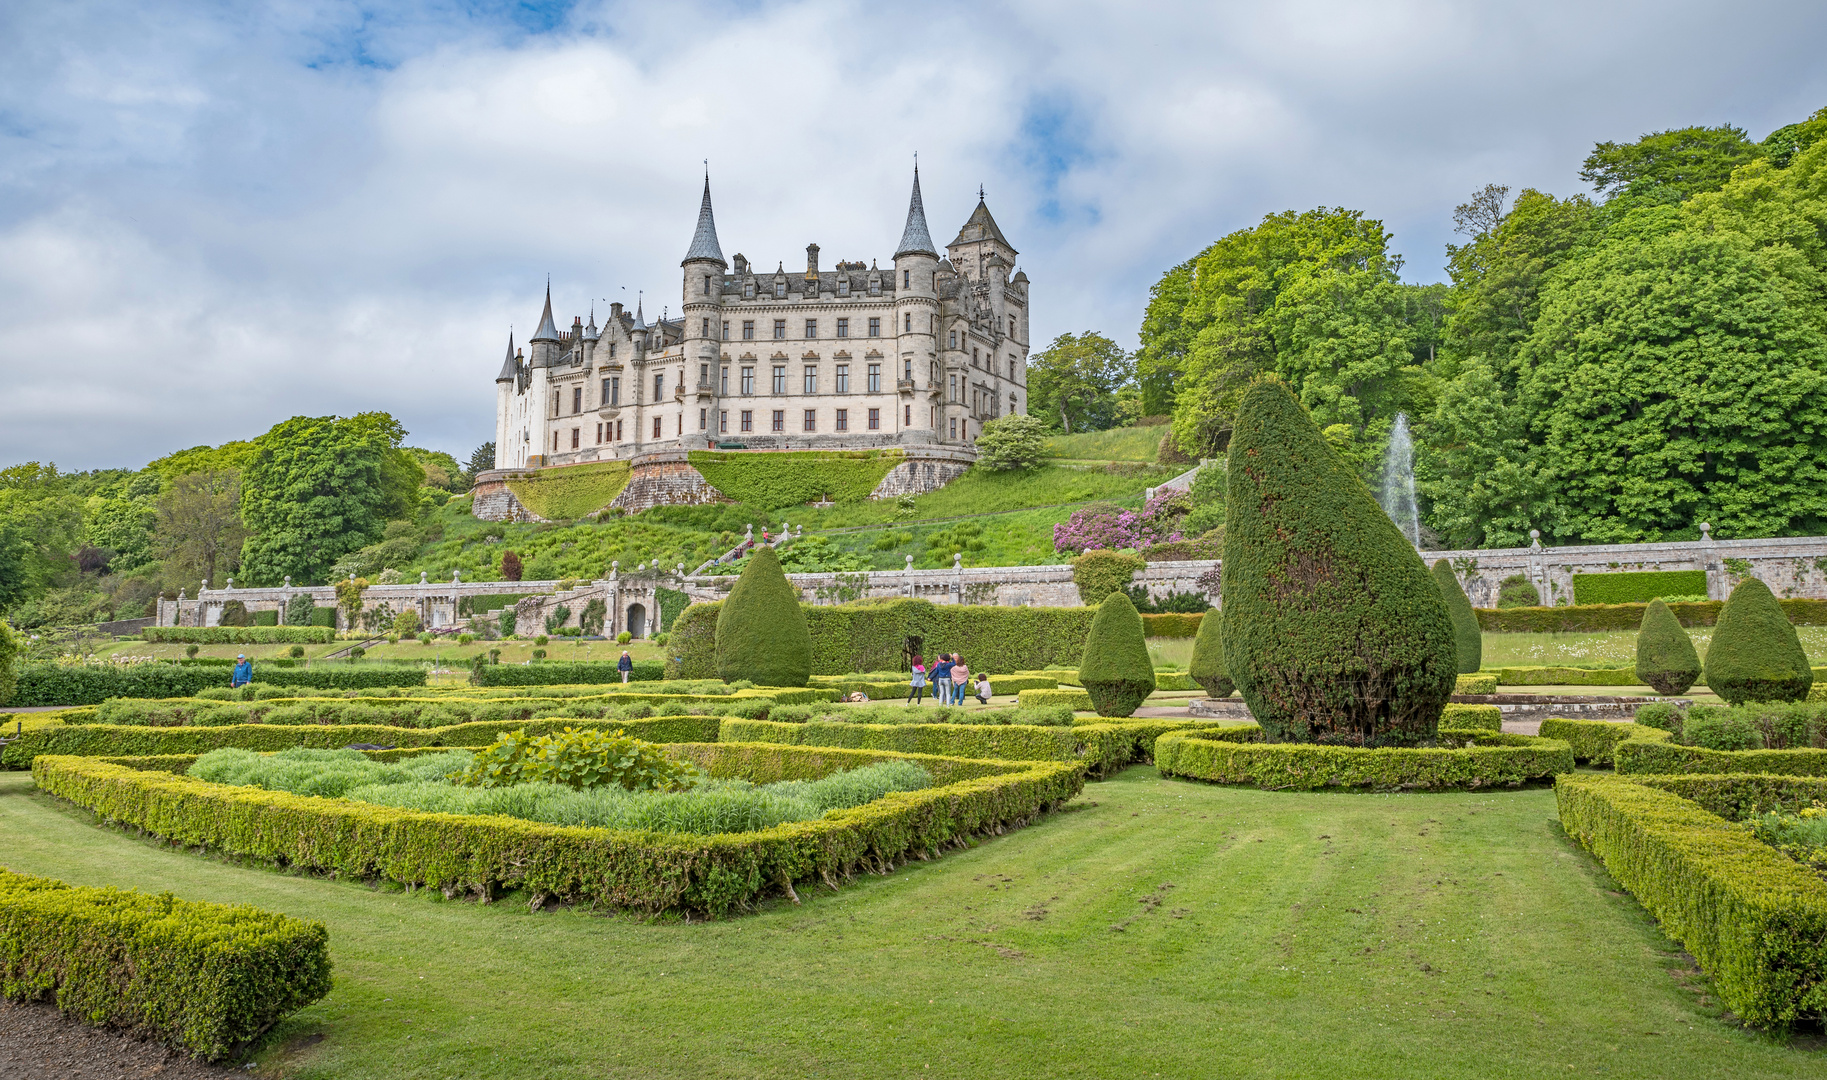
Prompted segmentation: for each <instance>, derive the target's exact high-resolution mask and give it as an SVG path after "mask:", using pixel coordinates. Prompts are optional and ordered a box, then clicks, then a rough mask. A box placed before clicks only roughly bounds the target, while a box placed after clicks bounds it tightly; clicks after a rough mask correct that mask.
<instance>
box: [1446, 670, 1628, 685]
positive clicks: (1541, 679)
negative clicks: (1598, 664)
mask: <svg viewBox="0 0 1827 1080" xmlns="http://www.w3.org/2000/svg"><path fill="white" fill-rule="evenodd" d="M1479 674H1480V675H1491V676H1495V677H1496V679H1497V683H1498V685H1500V686H1639V685H1641V684H1640V683H1638V682H1637V669H1636V668H1635V667H1620V668H1577V667H1508V668H1486V669H1485V670H1484V671H1481V672H1479Z"/></svg>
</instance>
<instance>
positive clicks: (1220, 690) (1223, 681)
mask: <svg viewBox="0 0 1827 1080" xmlns="http://www.w3.org/2000/svg"><path fill="white" fill-rule="evenodd" d="M1186 673H1187V674H1188V675H1190V676H1192V679H1193V681H1194V682H1196V683H1198V684H1199V685H1200V686H1202V687H1204V688H1205V692H1206V693H1208V694H1210V695H1211V696H1213V697H1216V698H1222V697H1230V696H1231V691H1233V690H1235V689H1237V684H1236V683H1234V682H1232V681H1231V677H1230V675H1229V674H1227V673H1226V672H1225V670H1224V614H1223V613H1222V612H1220V611H1219V610H1218V609H1217V608H1206V609H1205V617H1204V618H1202V619H1200V620H1199V636H1198V637H1195V638H1193V662H1192V663H1191V664H1189V665H1187V670H1186Z"/></svg>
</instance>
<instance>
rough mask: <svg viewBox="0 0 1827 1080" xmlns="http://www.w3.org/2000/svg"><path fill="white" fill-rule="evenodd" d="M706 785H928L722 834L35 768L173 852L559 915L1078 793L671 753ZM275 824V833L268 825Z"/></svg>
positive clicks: (925, 836) (723, 893) (701, 888)
mask: <svg viewBox="0 0 1827 1080" xmlns="http://www.w3.org/2000/svg"><path fill="white" fill-rule="evenodd" d="M671 753H672V755H673V756H674V757H675V759H676V760H679V761H683V762H687V763H689V764H691V765H693V766H694V767H696V768H697V769H699V770H700V771H701V772H704V773H706V774H708V775H710V776H712V777H718V778H724V777H741V778H743V779H746V780H749V781H751V782H769V781H774V780H815V779H818V778H820V777H823V776H827V775H829V774H830V773H832V772H836V771H839V770H843V769H849V768H855V767H858V766H862V765H872V764H875V763H876V762H878V761H884V760H889V759H892V758H906V759H909V760H913V761H915V762H916V763H918V764H919V765H921V766H922V767H924V768H925V769H926V770H927V771H928V772H929V773H930V774H931V775H932V777H933V783H934V785H935V786H934V787H930V788H926V789H923V790H920V791H913V792H906V793H904V794H899V795H894V796H891V797H889V798H886V799H882V800H879V801H877V802H874V803H871V804H869V805H867V806H859V807H856V808H854V809H850V810H838V811H834V812H832V813H830V814H827V815H826V816H824V817H822V818H820V819H818V820H816V821H803V822H794V823H792V824H787V825H781V826H778V827H776V828H773V829H766V830H762V831H759V832H752V833H738V834H731V835H723V836H710V837H706V836H689V835H676V836H673V835H665V834H656V833H636V832H623V831H616V830H610V829H588V828H572V827H564V826H556V825H549V824H544V823H539V822H527V821H516V820H513V819H511V818H500V817H482V816H463V815H448V814H427V813H420V812H416V811H411V810H400V809H395V808H392V807H385V806H371V805H364V804H361V803H355V802H348V801H345V800H340V799H311V798H306V797H303V796H298V795H289V794H285V793H282V792H263V793H258V794H257V795H254V796H250V795H249V794H248V792H247V791H246V790H245V789H234V788H227V787H223V786H220V785H216V784H208V783H205V782H203V781H200V780H194V779H191V778H190V777H185V776H174V775H171V774H169V773H163V772H152V771H142V770H139V769H133V768H129V767H127V766H125V765H117V764H113V763H109V762H103V761H97V760H94V759H90V758H78V757H50V756H41V757H39V758H37V759H36V760H34V761H33V763H32V776H33V779H34V781H36V783H37V784H38V786H39V788H40V789H42V790H43V791H45V792H46V793H47V794H50V795H53V796H56V797H60V798H66V799H69V800H71V801H72V802H75V803H77V804H78V805H80V806H83V807H84V808H86V809H89V810H91V811H93V812H95V813H96V814H99V815H100V816H102V817H104V818H108V819H110V820H114V821H118V822H120V823H121V824H123V825H127V826H129V827H135V828H142V829H147V830H149V831H153V832H155V833H156V834H157V835H160V836H163V837H164V838H166V839H168V840H171V841H173V842H175V843H179V844H184V845H200V846H203V847H207V848H210V849H212V850H217V851H225V852H229V853H231V854H235V855H240V856H245V857H250V858H256V859H265V860H283V861H285V862H286V863H288V864H289V865H292V866H294V867H297V868H299V869H301V870H307V871H318V872H325V873H331V874H334V875H336V876H337V877H339V878H350V879H354V880H374V879H381V880H387V881H396V882H401V883H412V884H415V885H424V886H429V887H432V888H443V889H446V890H448V891H450V892H453V893H454V892H465V893H469V892H474V893H476V894H479V895H496V894H498V893H499V891H500V890H504V889H524V890H527V891H528V892H530V893H533V894H536V895H544V896H548V897H551V898H554V899H557V900H560V901H563V902H572V903H585V904H598V905H601V906H604V907H607V908H610V909H619V910H632V911H642V912H659V911H667V910H684V911H701V912H706V913H709V914H712V915H723V914H727V913H729V912H731V911H735V910H745V909H747V908H748V907H749V906H750V905H751V904H752V903H753V901H755V900H756V899H757V898H759V897H761V896H763V895H766V894H769V893H774V892H777V891H786V890H787V889H789V888H790V887H791V885H792V883H793V882H798V881H837V880H839V879H840V878H843V877H848V876H849V875H850V874H851V873H853V872H855V871H856V870H858V869H861V868H863V867H869V868H871V869H874V868H878V867H880V866H882V865H883V863H884V862H885V861H887V862H898V861H900V860H902V859H905V858H908V857H911V856H914V855H922V856H930V855H932V854H934V853H937V852H939V851H941V850H943V849H945V848H946V847H948V846H951V845H953V844H955V843H957V842H959V841H961V840H963V839H965V838H966V837H969V836H972V835H976V834H979V833H984V832H997V831H1001V830H1002V829H1004V828H1006V827H1007V826H1008V825H1011V824H1015V823H1017V822H1021V821H1025V820H1031V819H1032V818H1033V817H1035V816H1036V815H1039V814H1041V813H1043V812H1045V811H1047V810H1050V809H1052V808H1054V807H1056V806H1058V805H1059V804H1060V803H1062V802H1064V801H1066V800H1067V799H1070V798H1072V797H1074V796H1076V795H1077V794H1078V793H1079V792H1080V791H1082V790H1083V787H1084V776H1083V767H1082V766H1081V765H1079V764H1077V763H1074V762H1056V761H1034V762H1023V763H1020V764H1013V763H1009V762H997V761H978V760H970V759H965V758H948V757H927V756H924V755H914V754H905V753H883V752H873V751H864V750H842V749H833V748H810V747H793V746H776V745H760V744H719V743H710V744H681V745H679V746H676V747H674V748H673V750H672V751H671ZM278 822H283V823H284V827H274V825H275V824H276V823H278Z"/></svg>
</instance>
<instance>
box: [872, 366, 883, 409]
mask: <svg viewBox="0 0 1827 1080" xmlns="http://www.w3.org/2000/svg"><path fill="white" fill-rule="evenodd" d="M869 392H870V393H872V394H879V393H881V392H882V365H880V364H870V365H869ZM870 411H872V412H873V411H874V410H870Z"/></svg>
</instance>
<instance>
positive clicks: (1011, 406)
mask: <svg viewBox="0 0 1827 1080" xmlns="http://www.w3.org/2000/svg"><path fill="white" fill-rule="evenodd" d="M1015 413H1016V408H1015V395H1014V394H1010V395H1009V415H1010V416H1013V415H1015Z"/></svg>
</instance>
